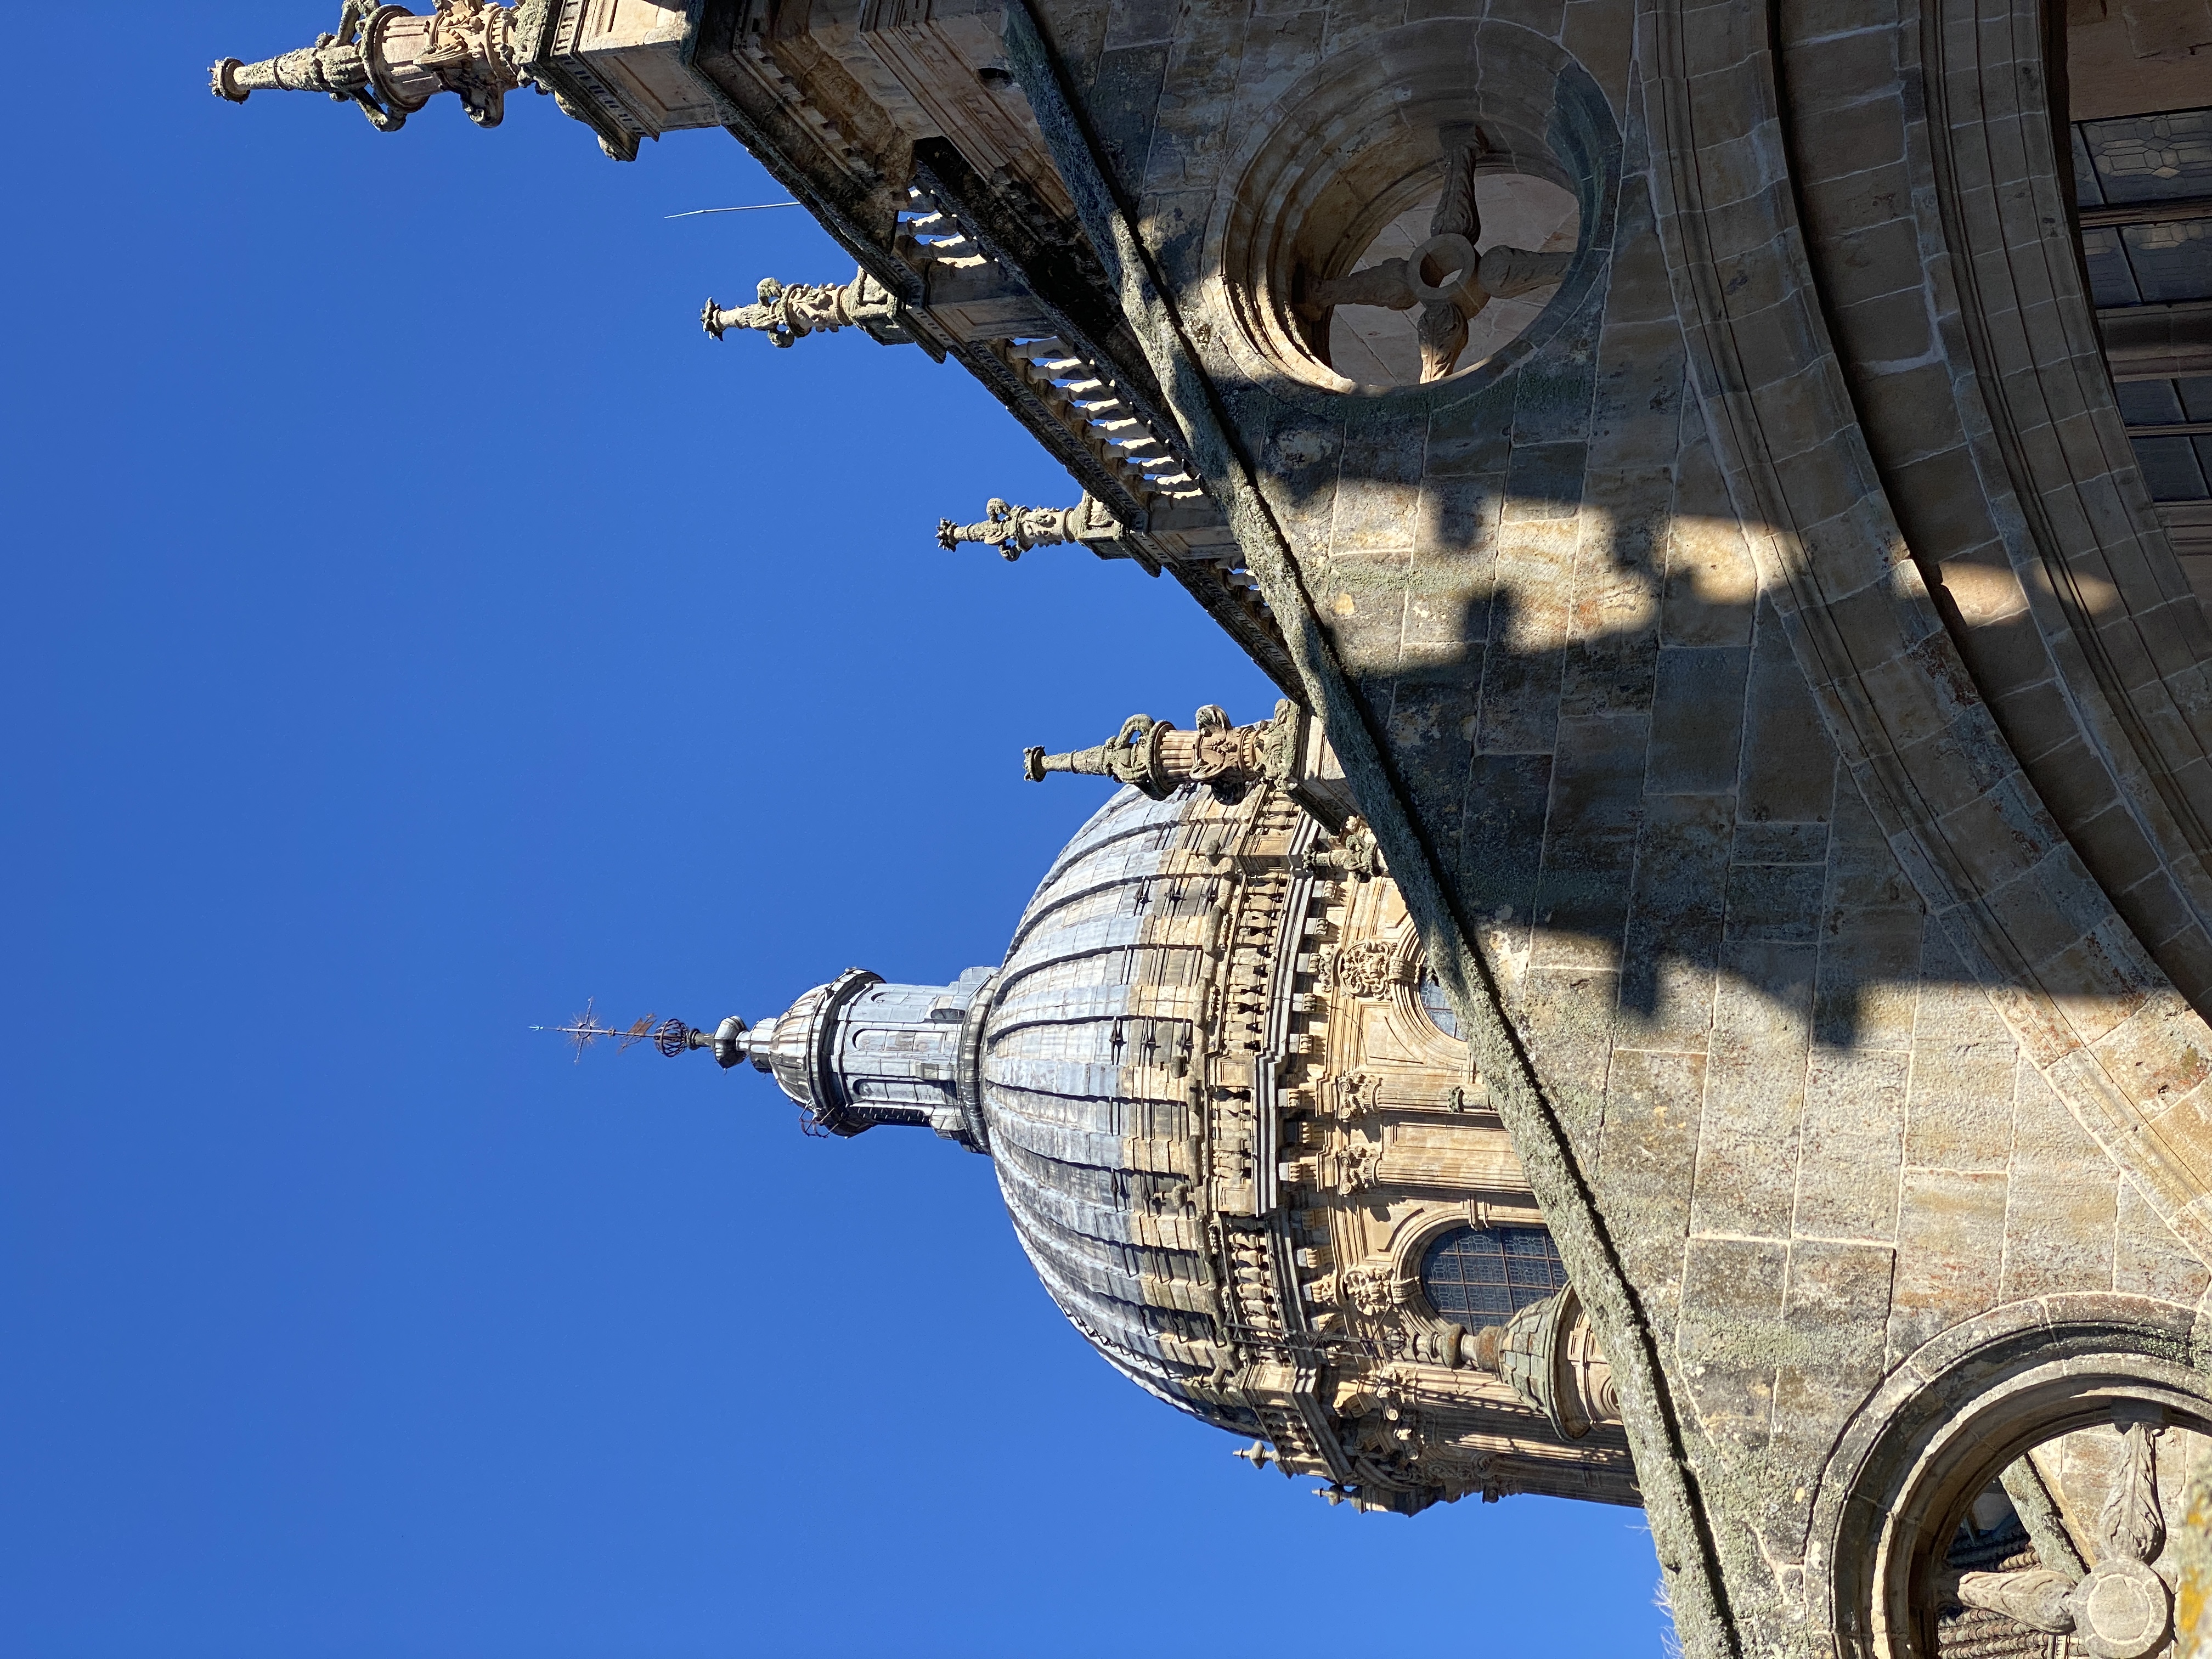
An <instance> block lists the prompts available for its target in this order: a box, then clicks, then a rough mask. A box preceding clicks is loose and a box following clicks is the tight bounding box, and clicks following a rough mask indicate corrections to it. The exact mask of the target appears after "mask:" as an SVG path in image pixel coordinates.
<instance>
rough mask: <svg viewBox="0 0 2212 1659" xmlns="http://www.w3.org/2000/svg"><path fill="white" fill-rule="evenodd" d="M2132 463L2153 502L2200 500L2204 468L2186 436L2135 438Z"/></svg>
mask: <svg viewBox="0 0 2212 1659" xmlns="http://www.w3.org/2000/svg"><path fill="white" fill-rule="evenodd" d="M2135 447H2136V465H2137V466H2139V467H2141V468H2142V475H2143V482H2144V483H2147V484H2148V485H2149V486H2150V495H2151V499H2152V500H2153V501H2203V499H2204V495H2205V489H2204V471H2203V468H2202V467H2200V466H2199V465H2197V447H2196V446H2195V445H2194V444H2192V443H2191V441H2189V440H2188V439H2186V438H2137V439H2136V440H2135Z"/></svg>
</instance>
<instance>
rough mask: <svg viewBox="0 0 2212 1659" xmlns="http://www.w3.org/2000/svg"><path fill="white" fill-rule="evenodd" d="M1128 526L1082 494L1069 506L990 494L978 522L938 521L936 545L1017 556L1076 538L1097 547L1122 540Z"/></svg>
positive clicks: (1013, 557) (1077, 540)
mask: <svg viewBox="0 0 2212 1659" xmlns="http://www.w3.org/2000/svg"><path fill="white" fill-rule="evenodd" d="M1126 528H1127V526H1124V525H1123V524H1122V523H1121V520H1119V519H1117V518H1115V516H1114V515H1113V514H1112V513H1109V512H1108V511H1107V510H1106V508H1105V507H1104V506H1103V505H1102V504H1101V503H1100V502H1098V501H1095V500H1093V499H1092V498H1091V496H1089V495H1085V497H1084V498H1083V499H1082V500H1081V501H1078V502H1077V503H1076V504H1075V505H1074V506H1073V507H1015V506H1013V505H1012V503H1010V502H1007V501H1000V499H999V498H998V497H997V496H995V495H994V496H993V497H992V498H991V499H990V500H989V501H987V502H985V503H984V506H983V518H982V520H981V522H979V523H976V524H955V523H954V522H953V521H952V520H950V519H939V520H938V521H937V544H938V545H939V547H942V548H947V549H950V548H955V547H957V546H959V545H960V544H961V543H963V542H976V543H979V544H981V545H983V546H985V547H995V548H997V549H998V550H999V553H1000V556H1001V557H1002V558H1006V559H1018V558H1020V557H1021V556H1022V555H1023V554H1024V553H1026V552H1028V551H1029V550H1030V549H1031V548H1033V547H1056V546H1059V545H1060V544H1063V543H1067V542H1079V543H1081V544H1084V545H1085V546H1086V547H1097V546H1099V545H1101V544H1104V543H1108V542H1112V541H1116V540H1118V539H1120V538H1121V534H1122V532H1123V531H1124V530H1125V529H1126Z"/></svg>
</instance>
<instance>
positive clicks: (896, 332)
mask: <svg viewBox="0 0 2212 1659" xmlns="http://www.w3.org/2000/svg"><path fill="white" fill-rule="evenodd" d="M755 294H756V295H757V297H756V299H755V301H754V302H753V303H752V304H751V305H749V306H727V307H725V306H722V305H720V304H718V303H716V302H715V301H714V300H712V299H709V300H708V301H707V304H706V307H705V308H704V309H703V310H702V311H701V312H700V313H699V322H700V326H701V327H702V328H704V329H705V330H706V331H707V332H708V333H709V334H711V335H713V336H714V338H716V339H718V340H719V339H720V338H721V337H722V335H723V333H724V331H726V330H729V329H732V328H738V329H751V330H754V331H757V332H759V333H762V334H765V335H767V336H768V337H769V344H770V345H775V346H788V345H790V344H792V343H793V342H794V341H798V340H803V339H805V337H807V336H808V335H810V334H835V333H836V331H838V330H839V329H841V328H857V329H859V330H860V331H862V332H863V333H865V334H866V335H867V336H868V337H870V338H872V339H873V340H874V341H876V342H877V343H878V344H880V345H905V344H908V343H911V342H912V341H913V339H914V336H913V334H912V333H911V332H909V331H908V328H907V325H906V307H905V304H904V302H902V301H901V300H900V299H899V296H898V295H896V294H894V293H892V292H891V291H890V289H887V288H885V287H884V285H883V284H882V283H879V282H878V281H877V280H876V279H875V278H874V277H873V276H870V275H869V274H868V273H867V272H866V270H856V271H854V273H853V280H852V281H851V282H849V283H837V284H836V285H835V286H830V285H828V284H824V283H791V284H788V285H786V284H785V283H779V282H778V281H776V279H775V277H773V276H763V277H762V278H761V280H760V285H759V287H758V288H757V289H756V290H755Z"/></svg>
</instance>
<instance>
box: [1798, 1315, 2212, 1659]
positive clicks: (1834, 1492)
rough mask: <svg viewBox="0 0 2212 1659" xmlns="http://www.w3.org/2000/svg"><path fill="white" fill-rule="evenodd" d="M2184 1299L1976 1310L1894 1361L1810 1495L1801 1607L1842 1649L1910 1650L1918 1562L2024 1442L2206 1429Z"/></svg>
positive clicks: (2196, 1335)
mask: <svg viewBox="0 0 2212 1659" xmlns="http://www.w3.org/2000/svg"><path fill="white" fill-rule="evenodd" d="M2203 1340H2204V1333H2203V1330H2202V1328H2200V1326H2199V1323H2198V1321H2197V1315H2196V1313H2195V1311H2194V1310H2191V1309H2188V1308H2184V1307H2181V1306H2179V1305H2178V1304H2172V1303H2167V1302H2161V1301H2157V1300H2154V1299H2152V1298H2150V1297H2132V1296H2123V1295H2114V1294H2105V1293H2094V1294H2083V1295H2076V1296H2063V1297H2046V1298H2040V1299H2038V1300H2035V1301H2031V1302H2020V1303H2014V1304H2008V1305H2007V1306H2005V1307H2002V1308H1998V1309H1995V1310H1991V1311H1990V1313H1988V1314H1986V1315H1984V1316H1982V1317H1981V1318H1978V1319H1976V1320H1973V1321H1972V1322H1969V1323H1967V1324H1966V1325H1963V1326H1960V1327H1958V1328H1954V1329H1953V1330H1951V1331H1948V1332H1947V1333H1945V1334H1943V1335H1942V1336H1940V1337H1938V1338H1936V1340H1933V1341H1931V1342H1929V1344H1927V1345H1926V1346H1924V1347H1923V1348H1921V1349H1920V1350H1919V1351H1917V1352H1915V1353H1914V1354H1912V1355H1911V1356H1910V1357H1909V1358H1906V1359H1905V1361H1904V1362H1903V1363H1901V1364H1899V1365H1897V1366H1896V1367H1895V1368H1893V1370H1892V1371H1891V1373H1890V1376H1889V1379H1888V1380H1887V1382H1886V1383H1884V1384H1883V1385H1882V1386H1881V1388H1880V1389H1877V1390H1876V1391H1875V1395H1873V1397H1872V1398H1870V1399H1869V1401H1868V1402H1867V1404H1866V1406H1865V1407H1863V1409H1862V1410H1861V1412H1860V1413H1859V1414H1858V1416H1857V1418H1856V1419H1854V1421H1853V1423H1852V1425H1851V1426H1850V1429H1849V1430H1847V1431H1846V1432H1845V1433H1844V1435H1843V1436H1842V1437H1840V1438H1839V1439H1838V1442H1837V1443H1836V1446H1835V1448H1834V1449H1833V1450H1832V1453H1831V1454H1830V1456H1829V1459H1828V1462H1827V1464H1826V1468H1825V1469H1824V1472H1823V1474H1822V1477H1821V1480H1820V1488H1819V1490H1818V1492H1816V1493H1815V1495H1814V1504H1813V1525H1812V1530H1811V1535H1810V1537H1809V1539H1808V1551H1807V1557H1806V1563H1805V1565H1806V1577H1805V1582H1806V1583H1807V1585H1808V1588H1811V1589H1812V1590H1813V1594H1814V1596H1815V1597H1816V1598H1818V1597H1820V1596H1821V1595H1824V1594H1825V1595H1826V1605H1814V1606H1812V1607H1808V1608H1807V1612H1808V1614H1809V1615H1810V1616H1811V1617H1812V1619H1813V1620H1814V1622H1815V1623H1817V1624H1821V1625H1826V1626H1828V1627H1829V1628H1832V1630H1833V1631H1834V1632H1836V1651H1837V1653H1838V1655H1839V1656H1850V1659H1905V1656H1916V1659H1917V1656H1923V1655H1926V1654H1928V1653H1929V1652H1931V1651H1932V1646H1931V1643H1930V1619H1931V1616H1932V1615H1931V1613H1930V1612H1929V1605H1928V1595H1927V1591H1928V1588H1929V1582H1930V1574H1931V1572H1933V1571H1936V1570H1937V1569H1938V1568H1940V1565H1941V1562H1942V1550H1943V1549H1944V1548H1946V1547H1948V1541H1949V1539H1950V1536H1951V1534H1952V1533H1953V1532H1954V1530H1955V1528H1957V1526H1958V1524H1959V1522H1960V1518H1961V1517H1962V1516H1964V1515H1965V1514H1966V1510H1967V1508H1968V1506H1969V1505H1970V1504H1972V1501H1973V1499H1974V1498H1975V1496H1976V1494H1977V1493H1978V1492H1981V1491H1982V1490H1984V1488H1985V1487H1986V1486H1988V1485H1989V1484H1990V1482H1991V1481H1992V1480H1996V1478H1997V1477H1998V1475H1999V1474H2002V1471H2003V1470H2004V1469H2005V1468H2007V1467H2008V1465H2010V1464H2011V1463H2012V1462H2014V1461H2015V1460H2016V1459H2018V1458H2019V1457H2020V1456H2021V1455H2022V1454H2023V1453H2025V1452H2026V1451H2027V1449H2029V1448H2030V1447H2031V1446H2033V1445H2036V1444H2039V1443H2043V1442H2045V1441H2049V1440H2051V1439H2055V1438H2056V1437H2058V1436H2060V1435H2063V1434H2065V1433H2068V1432H2069V1431H2074V1430H2077V1429H2081V1428H2085V1427H2089V1426H2093V1425H2099V1424H2102V1423H2109V1422H2111V1421H2112V1419H2113V1418H2114V1416H2115V1414H2116V1413H2120V1414H2155V1417H2156V1419H2157V1420H2161V1421H2164V1422H2166V1423H2171V1424H2173V1425H2179V1426H2185V1427H2188V1428H2191V1429H2193V1430H2195V1431H2197V1432H2199V1433H2212V1374H2208V1371H2207V1369H2206V1366H2205V1358H2206V1356H2205V1350H2204V1346H2203Z"/></svg>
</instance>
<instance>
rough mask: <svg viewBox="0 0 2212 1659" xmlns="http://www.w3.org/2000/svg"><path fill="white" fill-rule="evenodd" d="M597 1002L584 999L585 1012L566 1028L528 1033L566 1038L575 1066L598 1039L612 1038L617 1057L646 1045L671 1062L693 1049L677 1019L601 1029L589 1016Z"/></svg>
mask: <svg viewBox="0 0 2212 1659" xmlns="http://www.w3.org/2000/svg"><path fill="white" fill-rule="evenodd" d="M597 1000H598V999H597V998H595V997H586V999H585V1000H584V1012H582V1013H580V1014H578V1015H577V1016H576V1017H575V1018H574V1019H572V1020H570V1021H569V1022H568V1024H566V1025H533V1026H532V1027H531V1028H530V1029H531V1030H533V1031H558V1032H559V1033H560V1034H561V1035H562V1036H564V1037H567V1038H568V1041H569V1042H570V1044H571V1045H573V1046H574V1048H575V1050H576V1063H577V1064H578V1065H581V1064H583V1060H584V1050H585V1049H586V1048H590V1047H591V1046H592V1044H593V1043H594V1042H598V1041H599V1039H600V1038H601V1037H612V1038H614V1040H615V1047H616V1050H617V1053H619V1052H622V1051H623V1050H626V1049H629V1048H633V1047H635V1045H636V1044H638V1043H641V1042H648V1041H649V1042H651V1043H652V1044H653V1047H654V1048H658V1049H659V1050H660V1052H661V1053H662V1054H666V1055H667V1056H668V1057H669V1058H670V1059H671V1060H673V1059H674V1058H675V1057H676V1056H677V1055H678V1054H682V1053H683V1052H684V1050H685V1049H686V1048H690V1047H691V1046H692V1043H691V1028H690V1026H689V1025H686V1024H684V1022H683V1021H682V1020H680V1019H666V1020H663V1021H662V1022H661V1023H660V1024H659V1025H658V1026H656V1025H654V1024H653V1016H652V1015H651V1014H647V1015H646V1016H644V1017H643V1018H641V1019H636V1020H633V1021H631V1022H630V1024H629V1025H627V1026H615V1025H602V1024H599V1020H598V1019H597V1018H595V1017H594V1015H593V1012H592V1005H593V1004H594V1003H595V1002H596V1001H597Z"/></svg>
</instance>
